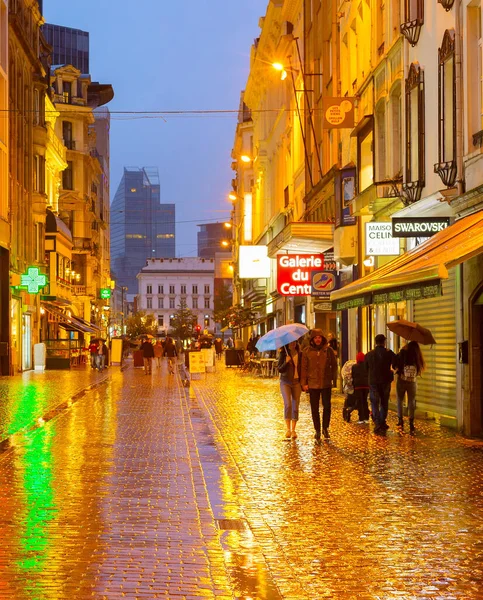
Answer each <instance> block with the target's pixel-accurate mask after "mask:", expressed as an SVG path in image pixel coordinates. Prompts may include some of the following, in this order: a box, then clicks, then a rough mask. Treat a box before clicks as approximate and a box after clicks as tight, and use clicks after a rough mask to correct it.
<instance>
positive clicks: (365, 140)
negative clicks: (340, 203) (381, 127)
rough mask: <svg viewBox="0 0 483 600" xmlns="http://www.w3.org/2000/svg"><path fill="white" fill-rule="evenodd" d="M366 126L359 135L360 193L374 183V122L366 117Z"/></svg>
mask: <svg viewBox="0 0 483 600" xmlns="http://www.w3.org/2000/svg"><path fill="white" fill-rule="evenodd" d="M364 119H365V124H362V127H361V128H360V130H359V131H358V133H357V164H358V167H359V192H362V191H364V190H365V189H366V188H368V187H369V186H370V185H372V184H373V183H374V120H373V118H372V116H366V117H364Z"/></svg>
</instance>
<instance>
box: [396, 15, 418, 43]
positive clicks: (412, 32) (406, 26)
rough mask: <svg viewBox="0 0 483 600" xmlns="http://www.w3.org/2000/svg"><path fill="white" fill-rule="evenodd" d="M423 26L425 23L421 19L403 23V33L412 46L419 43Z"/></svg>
mask: <svg viewBox="0 0 483 600" xmlns="http://www.w3.org/2000/svg"><path fill="white" fill-rule="evenodd" d="M422 25H423V21H422V19H420V18H419V17H418V18H417V19H413V20H412V21H407V22H406V23H401V26H400V29H401V33H402V34H403V36H404V37H405V38H406V39H407V41H408V42H409V43H410V44H411V46H415V45H416V44H417V43H418V40H419V34H420V33H421V27H422Z"/></svg>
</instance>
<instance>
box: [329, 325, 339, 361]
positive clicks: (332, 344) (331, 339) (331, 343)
mask: <svg viewBox="0 0 483 600" xmlns="http://www.w3.org/2000/svg"><path fill="white" fill-rule="evenodd" d="M327 342H328V344H329V346H330V347H331V348H332V350H333V352H334V354H335V356H336V358H337V357H338V356H339V342H338V341H337V338H336V337H335V335H334V334H333V333H332V331H329V333H328V334H327Z"/></svg>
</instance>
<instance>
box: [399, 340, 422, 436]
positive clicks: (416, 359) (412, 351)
mask: <svg viewBox="0 0 483 600" xmlns="http://www.w3.org/2000/svg"><path fill="white" fill-rule="evenodd" d="M394 366H395V368H396V373H397V381H396V397H397V416H398V422H397V426H398V427H400V428H401V429H404V420H403V402H404V396H405V395H406V394H407V396H408V415H409V431H410V433H414V409H415V408H416V391H417V385H418V384H417V382H416V377H418V376H419V375H421V373H422V372H423V371H424V368H425V366H426V364H425V362H424V358H423V354H422V352H421V348H420V347H419V344H418V343H417V342H414V341H412V342H409V343H408V344H407V345H406V346H404V347H403V348H401V350H400V351H399V354H398V355H397V357H396V362H395V365H394Z"/></svg>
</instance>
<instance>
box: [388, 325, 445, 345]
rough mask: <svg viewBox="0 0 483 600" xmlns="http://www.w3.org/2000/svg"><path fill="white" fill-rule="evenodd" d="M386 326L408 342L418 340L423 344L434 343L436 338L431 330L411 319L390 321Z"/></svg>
mask: <svg viewBox="0 0 483 600" xmlns="http://www.w3.org/2000/svg"><path fill="white" fill-rule="evenodd" d="M386 326H387V328H388V329H389V331H392V332H393V333H395V334H396V335H399V336H401V337H402V338H404V339H405V340H408V341H409V342H418V344H424V345H425V346H429V345H430V344H436V340H435V339H434V337H433V334H432V333H431V331H429V329H426V327H423V326H422V325H420V324H419V323H413V322H412V321H406V320H405V319H399V321H391V323H387V325H386Z"/></svg>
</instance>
